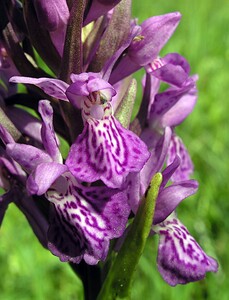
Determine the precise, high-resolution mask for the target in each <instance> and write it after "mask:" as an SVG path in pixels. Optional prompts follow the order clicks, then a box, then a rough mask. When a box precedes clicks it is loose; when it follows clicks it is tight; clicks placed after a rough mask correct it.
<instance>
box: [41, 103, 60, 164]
mask: <svg viewBox="0 0 229 300" xmlns="http://www.w3.org/2000/svg"><path fill="white" fill-rule="evenodd" d="M38 110H39V113H40V114H41V117H42V120H43V122H42V127H41V136H42V141H43V145H44V147H45V150H46V151H47V152H48V154H49V155H50V156H51V157H52V159H53V161H55V162H58V163H62V162H63V159H62V156H61V153H60V151H59V141H58V140H57V136H56V134H55V131H54V128H53V109H52V106H51V104H50V102H49V101H48V100H40V101H39V108H38Z"/></svg>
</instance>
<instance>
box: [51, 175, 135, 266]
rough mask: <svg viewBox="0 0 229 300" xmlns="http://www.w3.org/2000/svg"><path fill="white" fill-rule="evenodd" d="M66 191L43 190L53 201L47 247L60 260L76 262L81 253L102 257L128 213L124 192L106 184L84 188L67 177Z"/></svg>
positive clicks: (123, 225) (124, 222) (95, 258)
mask: <svg viewBox="0 0 229 300" xmlns="http://www.w3.org/2000/svg"><path fill="white" fill-rule="evenodd" d="M66 184H67V188H66V192H65V193H64V194H60V193H59V194H58V192H57V191H55V190H52V191H48V192H47V193H46V197H47V199H49V201H50V202H52V203H53V204H54V211H53V213H52V220H51V222H50V223H51V226H50V230H49V234H48V235H49V236H48V238H49V241H50V250H51V251H52V252H53V254H55V255H57V256H59V257H60V259H61V260H62V261H72V262H76V263H79V262H80V260H81V259H83V258H84V255H90V256H92V257H94V260H93V261H94V263H96V262H97V261H98V260H104V259H105V258H106V255H107V251H108V247H109V240H110V239H112V238H115V237H119V236H120V235H121V234H122V233H123V231H124V229H125V225H126V222H127V219H128V215H129V212H130V210H129V206H128V205H127V201H126V193H124V192H117V191H115V190H112V191H111V190H110V189H108V188H107V187H85V186H82V185H81V184H79V183H78V182H77V181H76V180H75V178H73V177H72V176H70V175H69V176H66Z"/></svg>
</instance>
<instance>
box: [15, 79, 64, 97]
mask: <svg viewBox="0 0 229 300" xmlns="http://www.w3.org/2000/svg"><path fill="white" fill-rule="evenodd" d="M10 82H15V83H24V84H34V85H36V86H38V87H39V88H40V89H42V90H43V91H44V92H45V93H46V94H47V95H49V96H52V97H55V98H57V99H60V100H64V101H68V98H67V96H66V94H65V92H66V90H67V88H68V87H69V84H67V83H66V82H64V81H62V80H59V79H52V78H45V77H44V78H39V79H37V78H32V77H23V76H13V77H11V78H10Z"/></svg>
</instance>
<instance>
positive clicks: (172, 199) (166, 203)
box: [153, 180, 198, 224]
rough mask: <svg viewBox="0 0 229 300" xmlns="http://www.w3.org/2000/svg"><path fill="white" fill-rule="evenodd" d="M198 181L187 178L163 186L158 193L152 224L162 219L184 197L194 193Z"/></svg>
mask: <svg viewBox="0 0 229 300" xmlns="http://www.w3.org/2000/svg"><path fill="white" fill-rule="evenodd" d="M197 189H198V182H197V181H196V180H187V181H183V182H180V183H177V184H173V185H170V186H168V187H166V188H163V189H162V190H161V191H160V192H159V195H158V198H157V201H156V206H155V213H154V218H153V224H158V223H161V222H162V221H164V220H165V219H166V218H167V217H168V216H169V215H170V214H171V213H172V212H173V211H174V210H175V209H176V207H177V206H178V205H179V203H180V202H181V201H183V200H184V199H185V198H187V197H189V196H191V195H193V194H195V193H196V191H197Z"/></svg>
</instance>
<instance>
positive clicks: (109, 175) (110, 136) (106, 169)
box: [66, 116, 149, 188]
mask: <svg viewBox="0 0 229 300" xmlns="http://www.w3.org/2000/svg"><path fill="white" fill-rule="evenodd" d="M148 158H149V152H148V149H147V146H146V145H145V144H144V143H143V142H142V141H141V140H140V138H139V137H137V136H136V135H135V134H134V133H133V132H131V131H129V130H127V129H125V128H123V127H122V126H121V124H120V123H119V122H118V121H117V120H116V119H115V118H114V117H113V116H109V117H108V118H106V119H102V120H95V119H92V118H90V119H88V120H87V122H86V124H85V128H84V131H83V133H82V134H81V135H80V136H79V137H78V138H77V140H76V142H75V143H74V144H73V145H72V146H71V149H70V152H69V155H68V157H67V160H66V165H67V166H68V167H69V170H70V172H71V173H72V174H73V175H74V176H75V177H76V178H78V179H80V180H82V181H87V182H93V181H96V180H99V179H101V180H102V181H103V182H104V183H105V184H106V185H107V186H109V187H112V188H116V187H121V186H122V184H123V182H124V179H125V177H126V176H127V175H128V174H129V173H130V172H138V171H140V170H141V169H142V167H143V166H144V164H145V162H146V161H147V160H148Z"/></svg>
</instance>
